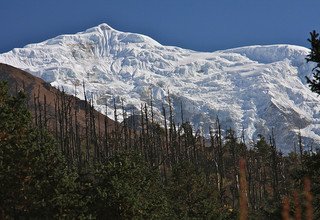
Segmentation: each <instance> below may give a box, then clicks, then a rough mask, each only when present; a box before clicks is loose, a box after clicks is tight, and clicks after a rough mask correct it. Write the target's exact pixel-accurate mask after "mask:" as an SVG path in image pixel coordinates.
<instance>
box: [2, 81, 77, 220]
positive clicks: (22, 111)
mask: <svg viewBox="0 0 320 220" xmlns="http://www.w3.org/2000/svg"><path fill="white" fill-rule="evenodd" d="M0 97H1V98H0V209H1V210H2V213H4V215H5V216H2V217H6V218H10V217H12V218H21V217H27V218H28V217H31V218H45V217H53V216H56V217H59V216H63V215H64V214H66V213H69V210H68V207H70V205H71V203H73V202H74V200H72V199H70V198H67V197H68V196H69V195H70V194H69V192H71V191H72V188H73V189H74V188H75V185H73V183H74V181H73V180H74V178H75V176H74V175H69V174H71V173H69V171H68V170H67V168H66V167H67V166H66V163H65V161H64V160H63V158H62V156H61V154H59V152H58V151H57V147H56V146H55V143H54V141H53V139H52V138H51V137H50V136H49V135H47V133H46V132H45V131H40V130H39V129H36V128H34V127H33V126H32V120H31V114H30V112H29V111H28V109H27V105H26V96H25V95H24V93H22V92H19V93H18V94H17V95H16V96H10V95H8V88H7V85H6V84H5V83H3V82H1V83H0ZM70 190H71V191H70ZM74 204H76V202H75V203H74ZM71 206H72V205H71Z"/></svg>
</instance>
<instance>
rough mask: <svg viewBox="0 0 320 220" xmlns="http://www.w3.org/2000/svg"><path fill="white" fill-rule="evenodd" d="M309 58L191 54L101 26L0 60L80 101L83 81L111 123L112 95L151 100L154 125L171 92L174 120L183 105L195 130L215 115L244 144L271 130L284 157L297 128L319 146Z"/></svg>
mask: <svg viewBox="0 0 320 220" xmlns="http://www.w3.org/2000/svg"><path fill="white" fill-rule="evenodd" d="M308 52H309V50H308V49H306V48H303V47H299V46H292V45H270V46H250V47H242V48H236V49H230V50H224V51H216V52H212V53H204V52H196V51H191V50H186V49H182V48H178V47H172V46H163V45H161V44H160V43H158V42H156V41H155V40H153V39H151V38H149V37H147V36H144V35H141V34H134V33H125V32H120V31H117V30H114V29H113V28H111V27H110V26H109V25H107V24H101V25H99V26H97V27H93V28H90V29H88V30H86V31H84V32H80V33H77V34H74V35H61V36H58V37H55V38H53V39H49V40H47V41H44V42H41V43H37V44H30V45H27V46H25V47H24V48H15V49H13V50H12V51H10V52H8V53H4V54H1V55H0V62H2V63H6V64H9V65H12V66H15V67H18V68H20V69H23V70H26V71H28V72H30V73H31V74H33V75H35V76H38V77H41V78H42V79H44V80H45V81H47V82H49V83H51V84H52V85H53V86H55V87H60V88H62V87H63V88H64V90H65V91H66V92H67V93H69V94H75V93H76V94H77V96H78V97H79V98H82V99H83V98H84V97H83V91H82V82H85V84H86V90H87V94H88V95H89V96H90V97H91V98H92V99H93V100H94V103H95V106H96V107H97V109H98V110H100V111H101V112H105V105H106V104H108V116H109V117H112V116H113V113H112V111H113V109H112V106H113V105H112V102H113V101H112V97H113V96H115V97H117V98H119V99H117V100H121V99H123V100H124V103H125V105H126V107H127V109H130V108H136V109H139V108H140V105H141V103H143V102H148V103H149V101H150V97H151V94H152V97H153V99H154V104H155V111H156V113H157V116H158V119H159V120H160V119H161V104H162V103H163V102H164V103H167V101H168V99H167V96H168V91H170V96H171V98H172V102H173V105H174V107H175V118H176V120H177V121H178V122H180V118H181V117H180V112H181V110H180V106H181V103H182V106H183V112H184V118H185V119H186V120H189V121H191V122H192V123H193V125H194V126H195V128H199V127H202V128H203V129H204V130H208V129H209V126H210V125H212V124H213V123H214V122H215V120H216V118H217V117H219V119H220V122H221V124H222V126H223V129H228V128H230V127H231V128H234V129H235V130H236V131H240V132H241V131H242V130H243V131H244V135H245V138H246V141H252V140H255V139H256V138H257V136H258V134H262V135H264V136H266V137H268V136H269V135H270V134H271V129H273V130H274V134H275V139H276V143H277V147H279V148H281V149H282V150H283V151H285V152H288V151H290V150H292V149H293V146H294V143H297V140H298V137H297V134H298V132H299V129H300V131H301V135H302V137H303V143H304V144H305V145H311V144H313V143H320V113H319V110H320V98H319V97H317V95H316V94H314V93H312V92H311V91H310V90H309V88H308V86H307V85H306V81H305V76H310V75H311V70H312V67H313V66H312V64H306V61H305V57H306V55H307V54H308ZM75 90H76V91H75ZM90 97H89V98H90ZM119 104H120V101H119Z"/></svg>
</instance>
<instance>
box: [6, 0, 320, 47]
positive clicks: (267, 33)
mask: <svg viewBox="0 0 320 220" xmlns="http://www.w3.org/2000/svg"><path fill="white" fill-rule="evenodd" d="M319 9H320V1H319V0H74V1H71V0H51V1H46V0H29V1H23V0H2V2H1V7H0V25H1V26H0V28H1V29H0V30H1V31H0V53H2V52H6V51H9V50H11V49H13V48H14V47H23V46H24V45H26V44H28V43H36V42H40V41H43V40H46V39H49V38H52V37H55V36H57V35H60V34H67V33H68V34H70V33H76V32H79V31H82V30H85V29H87V28H89V27H92V26H96V25H98V24H100V23H103V22H104V23H108V24H109V25H110V26H112V27H113V28H115V29H117V30H121V31H127V32H135V33H141V34H145V35H148V36H150V37H152V38H154V39H155V40H157V41H159V42H160V43H162V44H164V45H175V46H180V47H183V48H188V49H193V50H198V51H215V50H219V49H227V48H233V47H239V46H246V45H254V44H279V43H286V44H295V45H301V46H306V47H309V45H308V42H307V40H306V39H307V38H308V37H309V32H310V31H312V30H314V29H315V30H318V31H320V13H319Z"/></svg>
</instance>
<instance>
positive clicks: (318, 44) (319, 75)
mask: <svg viewBox="0 0 320 220" xmlns="http://www.w3.org/2000/svg"><path fill="white" fill-rule="evenodd" d="M308 41H309V42H310V43H311V48H310V49H311V51H310V53H309V54H308V56H307V58H306V60H307V62H310V61H311V62H315V63H316V64H317V65H316V67H315V68H314V69H313V79H310V78H308V77H306V78H307V82H308V84H309V86H310V89H311V91H312V92H315V93H318V94H319V95H320V38H319V34H318V33H317V32H316V31H312V32H310V38H309V39H308Z"/></svg>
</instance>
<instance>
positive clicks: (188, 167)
mask: <svg viewBox="0 0 320 220" xmlns="http://www.w3.org/2000/svg"><path fill="white" fill-rule="evenodd" d="M206 178H207V177H206V175H205V174H204V172H202V171H201V170H199V169H196V168H195V166H194V165H193V164H191V163H189V162H183V163H181V164H177V165H176V166H174V168H173V171H172V175H171V179H170V182H169V196H170V201H171V202H172V204H171V206H172V208H173V210H174V212H175V215H176V218H177V219H190V218H191V219H192V218H197V219H203V218H209V219H217V218H218V217H220V216H222V215H221V214H224V213H220V212H219V205H218V201H217V198H218V197H217V190H215V188H214V186H213V184H212V182H210V181H209V182H208V181H207V179H206Z"/></svg>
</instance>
